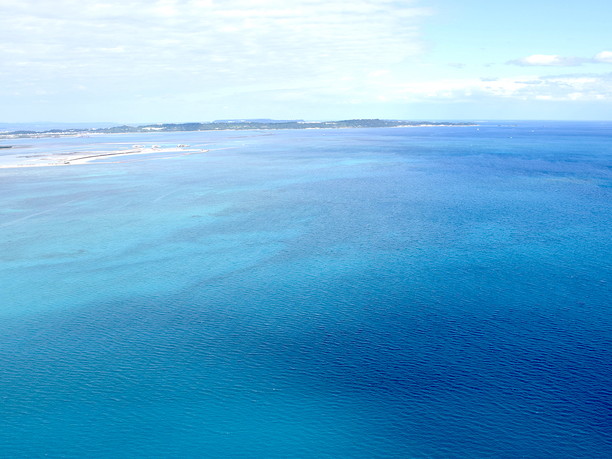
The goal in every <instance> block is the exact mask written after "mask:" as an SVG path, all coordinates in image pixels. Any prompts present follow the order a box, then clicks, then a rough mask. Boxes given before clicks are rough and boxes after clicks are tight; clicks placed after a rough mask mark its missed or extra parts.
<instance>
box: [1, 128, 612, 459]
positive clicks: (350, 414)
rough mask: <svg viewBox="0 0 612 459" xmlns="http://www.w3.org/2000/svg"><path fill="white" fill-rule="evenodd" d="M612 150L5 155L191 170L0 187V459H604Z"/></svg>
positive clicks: (593, 146)
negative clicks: (80, 157)
mask: <svg viewBox="0 0 612 459" xmlns="http://www.w3.org/2000/svg"><path fill="white" fill-rule="evenodd" d="M611 141H612V127H611V126H610V124H609V123H608V124H606V123H525V122H522V123H517V124H514V125H504V126H497V125H494V124H483V125H481V126H479V127H457V128H452V127H444V128H442V127H436V128H406V129H348V130H309V131H260V132H200V133H197V132H196V133H163V134H152V135H150V136H145V135H108V136H98V137H91V138H72V139H66V138H64V139H36V140H33V139H27V140H25V139H24V140H21V141H16V142H13V144H15V145H16V146H18V147H20V148H21V150H19V151H24V154H25V153H27V154H43V153H46V152H58V153H59V152H62V151H68V150H70V151H72V150H79V151H80V150H83V151H85V150H99V149H101V148H102V149H108V150H118V149H121V148H124V147H125V145H127V144H130V145H131V144H149V143H155V144H158V145H162V146H166V145H167V146H170V145H176V144H178V143H184V144H189V145H192V146H194V147H197V148H200V147H201V148H206V149H210V152H208V153H206V154H199V155H191V156H180V157H176V158H167V156H168V155H151V156H147V157H144V156H139V157H136V156H134V157H124V161H123V162H120V163H116V162H108V161H106V162H105V161H101V162H98V163H95V164H88V165H78V166H70V167H56V168H54V167H47V168H28V169H1V170H0V236H1V237H0V260H1V265H0V285H1V286H2V290H1V293H0V298H1V302H0V317H1V318H2V320H1V322H0V327H1V333H0V364H1V366H2V372H1V373H0V400H1V401H2V403H1V405H0V410H1V411H0V413H1V416H0V421H1V425H0V427H1V428H0V455H2V456H3V457H41V456H44V455H48V456H50V457H317V458H318V457H363V458H370V457H398V458H399V457H402V458H421V457H440V458H447V457H466V458H467V457H590V458H599V457H601V458H604V457H606V458H607V457H610V456H611V455H612V431H611V430H610V425H611V422H612V402H611V400H612V397H611V396H612V355H611V354H612V314H611V305H612V301H611V300H612V288H611V285H612V276H611V271H612V261H611V260H612V257H611V241H612V225H610V220H611V218H610V215H611V213H610V210H611V207H612V205H611V203H612V199H611V198H612V196H611V195H612V188H611V186H610V185H611V183H612V180H611V178H612V170H611V166H612V142H611ZM12 150H13V149H12ZM14 153H15V150H13V151H12V152H11V154H14ZM0 154H5V152H2V151H0Z"/></svg>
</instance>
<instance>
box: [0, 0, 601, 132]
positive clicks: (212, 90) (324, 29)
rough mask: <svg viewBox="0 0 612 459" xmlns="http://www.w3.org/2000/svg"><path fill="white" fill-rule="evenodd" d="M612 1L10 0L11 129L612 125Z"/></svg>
mask: <svg viewBox="0 0 612 459" xmlns="http://www.w3.org/2000/svg"><path fill="white" fill-rule="evenodd" d="M610 18H612V2H610V1H609V0H582V1H580V2H577V1H574V0H567V1H566V2H560V1H559V0H554V1H552V0H529V1H527V0H513V1H507V0H500V1H497V2H493V1H491V0H403V1H402V0H351V1H347V0H250V1H248V0H105V1H92V0H0V122H3V123H15V122H37V121H50V122H58V123H59V122H116V123H152V122H188V121H212V120H215V119H245V118H274V119H306V120H338V119H351V118H389V119H408V120H445V119H446V120H487V119H491V120H494V119H502V120H503V119H506V120H510V119H513V120H519V119H526V120H528V119H534V120H537V119H545V120H546V119H548V120H557V119H560V120H563V119H565V120H612V27H611V26H610V23H611V19H610Z"/></svg>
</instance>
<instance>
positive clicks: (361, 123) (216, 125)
mask: <svg viewBox="0 0 612 459" xmlns="http://www.w3.org/2000/svg"><path fill="white" fill-rule="evenodd" d="M416 126H475V123H467V122H456V123H450V122H445V121H405V120H381V119H354V120H342V121H303V120H278V121H277V120H271V119H255V120H218V121H212V122H207V123H179V124H147V125H143V126H128V125H123V126H115V127H109V128H91V129H83V128H80V129H78V128H77V129H51V130H47V131H11V132H1V133H0V138H4V139H14V138H35V137H53V136H57V137H60V136H71V135H82V134H120V133H133V132H134V133H135V132H186V131H228V130H231V131H248V130H263V129H343V128H381V127H416Z"/></svg>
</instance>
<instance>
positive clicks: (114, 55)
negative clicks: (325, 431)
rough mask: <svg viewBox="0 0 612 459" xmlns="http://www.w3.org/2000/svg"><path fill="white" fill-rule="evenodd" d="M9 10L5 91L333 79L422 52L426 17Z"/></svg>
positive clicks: (112, 6) (56, 4)
mask: <svg viewBox="0 0 612 459" xmlns="http://www.w3.org/2000/svg"><path fill="white" fill-rule="evenodd" d="M2 10H3V11H0V43H2V46H1V47H0V59H1V60H2V62H3V66H4V67H5V68H8V69H11V71H10V72H8V73H6V74H4V75H0V92H2V88H5V90H7V91H13V90H15V89H17V88H21V89H23V88H26V89H27V87H28V85H30V86H42V87H47V88H50V89H51V88H53V89H54V90H62V88H66V90H68V88H71V87H74V86H75V85H77V84H85V83H87V84H86V86H87V87H89V88H91V89H92V90H95V88H99V89H100V88H108V89H109V90H113V91H119V90H121V88H123V89H124V90H125V91H126V92H130V91H133V90H134V88H136V87H138V88H140V89H142V90H145V89H147V88H149V90H152V89H153V88H157V89H158V90H164V89H166V88H170V86H169V85H172V86H173V88H172V89H173V90H175V91H181V90H183V89H190V90H196V89H200V90H212V87H213V86H214V88H215V89H216V88H220V87H221V88H222V87H232V86H235V87H237V88H240V89H243V88H245V87H249V85H262V84H264V85H265V84H266V83H268V82H271V81H275V82H276V83H277V84H278V85H280V86H282V85H283V84H290V85H295V84H296V83H297V82H302V84H304V85H306V86H310V85H312V84H313V82H316V83H317V84H321V83H322V82H324V81H326V82H329V83H331V84H333V83H335V82H336V81H339V80H341V79H342V78H343V77H345V76H347V75H355V74H357V75H363V76H365V75H367V74H369V73H371V72H376V71H378V70H379V69H381V68H386V67H388V66H389V65H393V64H396V63H398V62H401V61H402V60H403V59H406V58H407V57H410V56H414V55H416V54H418V53H420V52H421V44H420V41H419V34H418V32H419V29H418V26H419V23H420V20H421V18H422V17H423V16H424V15H426V14H427V11H426V10H424V9H422V8H418V7H416V6H415V5H414V3H413V2H411V1H404V2H399V3H398V2H394V1H392V0H355V1H353V2H350V3H348V2H344V1H342V0H327V1H324V0H295V1H291V2H287V1H281V0H258V1H257V2H253V1H247V0H225V1H212V0H209V1H206V0H157V1H151V0H106V1H100V2H81V1H76V0H55V1H53V2H39V1H35V0H21V1H13V0H3V1H2ZM92 83H93V84H92Z"/></svg>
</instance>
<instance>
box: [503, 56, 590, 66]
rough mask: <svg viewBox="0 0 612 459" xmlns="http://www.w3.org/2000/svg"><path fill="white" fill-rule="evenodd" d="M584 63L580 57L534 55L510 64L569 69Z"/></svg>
mask: <svg viewBox="0 0 612 459" xmlns="http://www.w3.org/2000/svg"><path fill="white" fill-rule="evenodd" d="M583 62H584V59H581V58H578V57H563V56H559V55H557V54H533V55H531V56H527V57H522V58H520V59H516V60H513V61H510V62H508V63H509V64H514V65H521V66H547V67H550V66H553V67H567V66H576V65H580V64H582V63H583Z"/></svg>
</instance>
